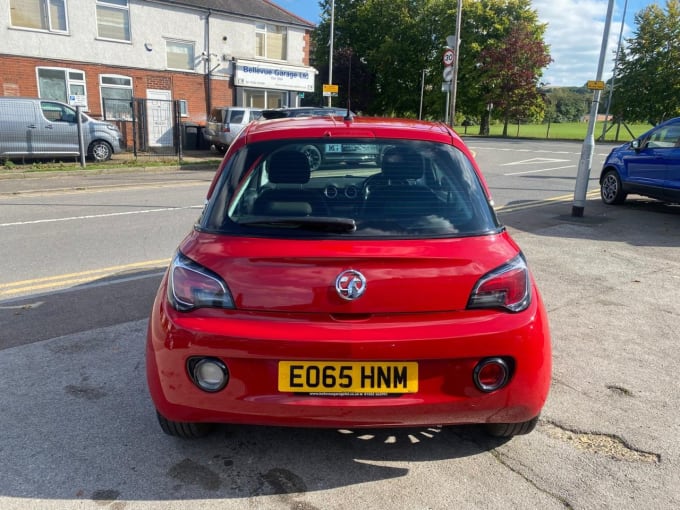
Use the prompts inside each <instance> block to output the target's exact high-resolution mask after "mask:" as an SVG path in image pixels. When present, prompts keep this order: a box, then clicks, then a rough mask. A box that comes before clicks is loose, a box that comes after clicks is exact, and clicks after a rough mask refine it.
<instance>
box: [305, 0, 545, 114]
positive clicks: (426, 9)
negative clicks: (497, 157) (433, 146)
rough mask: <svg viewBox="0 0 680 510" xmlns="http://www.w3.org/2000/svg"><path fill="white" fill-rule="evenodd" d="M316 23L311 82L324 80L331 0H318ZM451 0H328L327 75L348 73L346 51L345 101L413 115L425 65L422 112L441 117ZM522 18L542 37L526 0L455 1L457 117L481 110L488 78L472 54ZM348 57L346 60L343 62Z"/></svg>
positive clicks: (496, 41)
mask: <svg viewBox="0 0 680 510" xmlns="http://www.w3.org/2000/svg"><path fill="white" fill-rule="evenodd" d="M319 4H320V6H321V7H322V16H321V23H320V24H319V26H318V27H317V30H316V31H315V32H314V34H313V62H314V66H315V67H316V68H317V69H318V70H319V76H318V80H319V82H318V87H317V88H319V89H320V88H321V84H323V83H328V81H326V80H327V79H328V59H329V47H328V43H329V40H330V7H331V0H320V2H319ZM456 11H457V5H456V2H455V0H335V30H334V48H335V51H334V57H333V81H334V82H335V83H336V84H338V85H340V96H341V97H340V98H339V99H338V100H335V101H334V103H335V104H343V105H344V103H345V97H346V96H345V95H344V94H346V90H344V89H345V88H346V87H344V86H342V84H343V81H344V82H346V81H347V79H346V77H347V76H348V75H349V73H348V72H349V69H348V67H349V66H347V67H344V64H343V62H345V61H347V59H346V58H344V57H343V55H346V54H348V53H349V54H351V55H353V58H352V59H351V62H352V105H360V106H361V108H359V107H355V109H361V110H362V111H364V112H365V113H373V114H379V115H396V116H406V117H415V116H417V114H418V109H419V104H420V90H421V79H422V76H423V70H425V87H424V89H425V93H424V113H425V117H426V118H432V119H443V118H444V117H445V97H446V96H445V94H444V93H442V90H441V85H442V81H443V78H442V71H443V65H442V61H441V57H442V53H443V49H444V45H445V41H446V37H447V36H449V35H453V33H454V31H455V26H456ZM518 23H525V24H526V26H527V27H529V30H530V32H531V34H532V35H533V36H535V37H538V38H542V35H543V32H544V29H545V27H544V26H543V25H541V24H539V23H538V16H537V14H536V11H534V10H532V9H531V2H530V0H477V1H474V2H471V1H467V2H464V3H463V16H462V27H461V45H460V49H459V51H460V53H459V59H458V60H459V72H458V94H457V95H458V100H457V107H456V111H457V112H458V114H459V118H458V120H462V118H464V117H465V116H469V117H473V118H480V117H482V115H483V114H484V112H485V109H486V105H487V101H488V94H489V92H490V91H489V84H488V83H484V82H483V81H482V78H483V72H482V71H483V70H482V69H480V65H479V64H480V60H479V58H480V53H481V51H482V50H483V49H485V48H487V47H490V46H495V45H498V44H500V43H501V41H503V39H504V38H505V37H506V36H507V35H508V33H509V32H510V29H511V28H512V27H513V26H515V25H517V24H518ZM347 62H348V61H347ZM355 72H359V73H361V74H360V76H358V77H357V78H356V79H355Z"/></svg>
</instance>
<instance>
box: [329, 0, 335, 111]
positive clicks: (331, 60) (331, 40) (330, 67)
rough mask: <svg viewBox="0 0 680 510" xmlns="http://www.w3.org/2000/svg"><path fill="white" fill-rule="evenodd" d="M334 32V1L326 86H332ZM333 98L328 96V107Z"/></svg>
mask: <svg viewBox="0 0 680 510" xmlns="http://www.w3.org/2000/svg"><path fill="white" fill-rule="evenodd" d="M334 32H335V0H333V1H332V2H331V39H330V47H331V53H330V55H329V56H328V84H329V85H333V35H334V34H333V33H334ZM332 101H333V96H331V95H329V96H328V106H333V104H332Z"/></svg>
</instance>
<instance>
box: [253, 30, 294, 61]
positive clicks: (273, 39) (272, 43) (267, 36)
mask: <svg viewBox="0 0 680 510" xmlns="http://www.w3.org/2000/svg"><path fill="white" fill-rule="evenodd" d="M286 40H287V30H286V27H281V26H278V25H269V24H266V23H257V24H256V25H255V56H257V57H262V58H269V59H272V60H286V46H287V43H286Z"/></svg>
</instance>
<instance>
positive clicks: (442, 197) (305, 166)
mask: <svg viewBox="0 0 680 510" xmlns="http://www.w3.org/2000/svg"><path fill="white" fill-rule="evenodd" d="M199 227H200V228H202V229H204V230H207V231H211V232H218V233H228V234H230V235H243V236H258V237H262V236H264V237H276V238H288V237H290V238H294V237H328V238H345V237H369V238H405V239H408V238H423V237H432V238H437V237H451V236H468V235H475V234H484V233H488V232H492V231H497V230H498V228H499V224H498V221H497V219H496V216H495V214H494V212H493V209H492V207H491V205H490V204H489V201H488V199H487V197H486V195H485V193H484V191H483V187H482V185H481V183H480V182H479V179H478V177H477V174H476V173H475V170H474V168H473V167H472V164H471V163H470V161H469V160H468V159H467V157H466V156H465V155H464V154H463V153H462V152H460V151H459V150H457V149H456V148H454V147H452V146H450V145H447V144H441V143H432V142H414V141H399V140H375V139H371V140H363V139H341V140H333V141H329V140H328V139H324V140H306V141H295V142H294V143H291V142H276V143H274V142H266V143H261V144H252V145H249V146H245V147H244V148H242V149H241V150H240V151H239V152H238V153H236V154H235V155H234V156H233V157H232V158H231V159H230V161H229V162H228V163H227V168H225V171H224V172H223V174H222V176H221V178H220V182H219V183H218V184H217V187H216V189H215V191H214V193H213V196H212V198H211V200H210V202H209V203H208V206H207V208H206V211H205V214H204V216H203V218H202V220H201V223H200V225H199Z"/></svg>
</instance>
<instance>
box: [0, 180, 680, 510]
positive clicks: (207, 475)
mask: <svg viewBox="0 0 680 510" xmlns="http://www.w3.org/2000/svg"><path fill="white" fill-rule="evenodd" d="M51 179H60V177H54V178H51ZM62 179H63V177H62ZM15 181H16V182H12V183H9V182H3V184H2V188H3V190H7V189H9V190H10V191H9V192H11V189H12V188H14V189H15V190H17V191H18V192H19V191H20V188H21V185H20V183H21V179H15ZM57 182H58V181H52V184H54V183H57ZM34 185H37V184H36V183H34ZM584 213H585V214H584V216H583V217H582V218H575V217H572V216H571V203H570V202H545V203H543V204H540V205H532V206H531V207H526V208H521V207H517V208H513V207H507V208H500V210H499V216H500V218H501V220H502V221H503V223H504V224H505V225H506V226H507V227H508V229H509V231H510V232H511V234H512V236H513V237H514V239H515V240H516V241H517V242H518V244H519V245H520V246H521V247H522V249H523V251H524V253H525V254H526V256H527V259H528V262H529V265H530V267H531V269H532V271H533V273H534V276H535V278H536V280H537V283H538V286H539V288H540V290H541V293H542V296H543V299H544V302H545V305H546V307H547V310H548V316H549V320H550V324H551V331H552V340H553V383H552V387H551V393H550V396H549V398H548V402H547V404H546V407H545V408H544V412H543V414H542V417H541V421H540V422H539V425H538V427H537V429H536V430H535V431H534V432H533V433H531V434H529V435H527V436H519V437H516V438H514V439H513V440H511V441H508V442H493V441H490V440H489V439H486V438H484V437H483V436H482V435H480V434H478V433H477V432H476V431H472V430H469V428H465V427H463V428H460V429H457V428H451V429H449V428H446V429H437V428H433V429H431V430H428V431H418V432H417V433H416V432H414V433H413V434H407V433H387V432H384V431H373V432H372V433H371V434H370V435H369V434H363V435H362V434H360V433H353V432H352V431H346V433H342V434H339V433H336V432H335V431H333V432H330V431H308V430H289V429H279V428H272V429H268V428H243V427H241V428H236V429H234V430H232V429H229V430H225V431H223V432H221V433H220V434H218V435H217V436H216V437H213V438H211V439H207V440H204V441H198V442H181V441H177V440H174V439H170V438H166V437H164V436H163V435H162V434H160V433H159V430H158V427H157V424H156V423H155V418H154V417H153V416H152V415H151V413H149V412H148V411H149V409H148V407H149V402H148V396H147V395H146V390H145V387H144V381H143V363H142V361H140V360H142V355H143V352H142V351H143V338H144V333H145V326H146V321H144V320H142V321H135V322H130V323H125V324H120V325H117V326H113V327H108V328H101V329H97V330H92V331H87V332H82V333H77V334H72V335H67V336H63V337H59V338H56V339H51V340H47V341H43V342H37V343H33V344H28V345H25V346H19V347H12V348H9V349H5V350H3V351H2V355H1V356H0V387H2V388H3V391H2V392H1V393H0V409H2V412H0V430H2V431H3V441H2V442H1V443H0V456H1V457H2V459H3V461H2V463H1V466H0V508H2V509H6V510H14V509H27V508H40V509H52V508H55V509H56V508H88V509H89V508H102V507H105V508H115V509H123V508H125V509H133V508H134V509H137V508H139V509H180V508H206V509H217V508H220V509H239V508H272V509H292V508H298V509H305V510H312V509H336V508H337V509H342V508H347V507H348V506H350V504H352V505H359V506H360V507H362V508H377V509H390V508H395V509H397V508H399V509H401V508H414V509H426V508H429V509H435V508H436V509H440V508H441V509H444V508H541V509H544V508H570V509H571V508H574V509H592V508H598V509H599V508H617V509H619V508H623V509H628V508H640V509H643V508H644V509H646V508H659V509H671V508H680V442H679V441H678V440H677V438H678V437H679V436H680V417H679V416H680V414H679V413H678V408H679V407H680V382H679V379H678V377H677V370H678V367H679V366H680V349H678V343H679V341H680V292H679V291H678V288H679V287H680V256H679V254H680V250H679V248H680V206H677V205H664V204H661V203H659V202H655V201H652V200H646V199H643V198H640V197H630V199H629V200H628V201H627V202H626V203H625V204H624V205H622V206H606V205H604V204H603V203H602V202H601V201H600V200H599V197H596V196H593V195H592V194H589V196H588V200H587V201H586V206H585V211H584ZM33 360H39V363H37V364H36V363H35V362H34V361H33ZM39 367H41V368H39ZM112 367H115V370H112ZM39 374H40V375H41V379H42V380H47V381H49V384H48V385H47V386H45V385H44V384H43V383H41V382H39V381H38V379H37V377H38V375H39ZM17 382H19V383H20V384H17ZM414 437H416V438H417V439H415V440H414V439H413V438H414ZM388 438H391V439H390V440H388Z"/></svg>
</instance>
